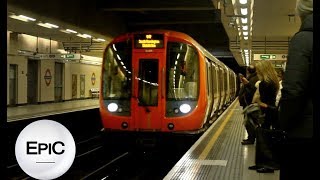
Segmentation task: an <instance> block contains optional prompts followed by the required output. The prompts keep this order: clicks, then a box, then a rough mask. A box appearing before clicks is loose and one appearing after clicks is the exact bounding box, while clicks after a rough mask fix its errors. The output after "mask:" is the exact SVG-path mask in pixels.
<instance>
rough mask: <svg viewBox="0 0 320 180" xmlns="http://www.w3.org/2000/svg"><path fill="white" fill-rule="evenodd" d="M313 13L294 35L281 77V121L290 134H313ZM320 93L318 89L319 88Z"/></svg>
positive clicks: (307, 135) (292, 135) (295, 136)
mask: <svg viewBox="0 0 320 180" xmlns="http://www.w3.org/2000/svg"><path fill="white" fill-rule="evenodd" d="M312 63H313V15H312V14H311V15H309V16H307V17H306V18H305V19H304V21H303V22H302V24H301V27H300V30H299V32H298V33H296V34H295V35H294V36H293V38H292V39H291V42H290V45H289V51H288V60H287V64H286V70H285V73H284V77H283V80H282V85H283V88H282V90H281V93H282V96H281V99H280V109H279V125H280V128H281V129H283V130H285V131H287V132H288V136H289V137H293V138H310V137H312V136H313V102H312V99H313V97H312V88H313V84H315V83H316V82H314V81H312V77H313V76H314V75H313V74H312ZM318 93H319V92H318Z"/></svg>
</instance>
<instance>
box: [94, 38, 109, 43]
mask: <svg viewBox="0 0 320 180" xmlns="http://www.w3.org/2000/svg"><path fill="white" fill-rule="evenodd" d="M92 40H93V41H97V42H104V41H106V40H104V39H101V38H97V39H92Z"/></svg>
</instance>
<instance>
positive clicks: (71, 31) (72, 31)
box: [66, 29, 77, 33]
mask: <svg viewBox="0 0 320 180" xmlns="http://www.w3.org/2000/svg"><path fill="white" fill-rule="evenodd" d="M66 31H67V32H70V33H77V31H74V30H72V29H66Z"/></svg>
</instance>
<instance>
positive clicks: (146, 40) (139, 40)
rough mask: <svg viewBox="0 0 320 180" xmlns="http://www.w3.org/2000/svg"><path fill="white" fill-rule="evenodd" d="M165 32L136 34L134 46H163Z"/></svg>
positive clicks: (146, 47) (143, 47) (144, 47)
mask: <svg viewBox="0 0 320 180" xmlns="http://www.w3.org/2000/svg"><path fill="white" fill-rule="evenodd" d="M163 39H164V36H163V34H136V35H135V36H134V48H142V49H148V48H163Z"/></svg>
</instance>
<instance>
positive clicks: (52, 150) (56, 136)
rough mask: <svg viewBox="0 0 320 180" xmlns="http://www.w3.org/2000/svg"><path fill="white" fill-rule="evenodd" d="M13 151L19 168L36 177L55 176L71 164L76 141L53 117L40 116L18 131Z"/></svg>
mask: <svg viewBox="0 0 320 180" xmlns="http://www.w3.org/2000/svg"><path fill="white" fill-rule="evenodd" d="M15 154H16V158H17V161H18V164H19V165H20V167H21V169H22V170H23V171H24V172H25V173H27V174H28V175H29V176H31V177H33V178H36V179H55V178H57V177H60V176H61V175H63V174H64V173H65V172H67V170H68V169H69V168H70V167H71V165H72V163H73V160H74V158H75V154H76V145H75V142H74V139H73V137H72V135H71V133H70V132H69V130H68V129H67V128H66V127H64V126H63V125H62V124H60V123H58V122H56V121H52V120H39V121H35V122H33V123H31V124H29V125H28V126H26V127H25V128H24V129H23V130H22V131H21V132H20V134H19V136H18V138H17V141H16V146H15Z"/></svg>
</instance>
